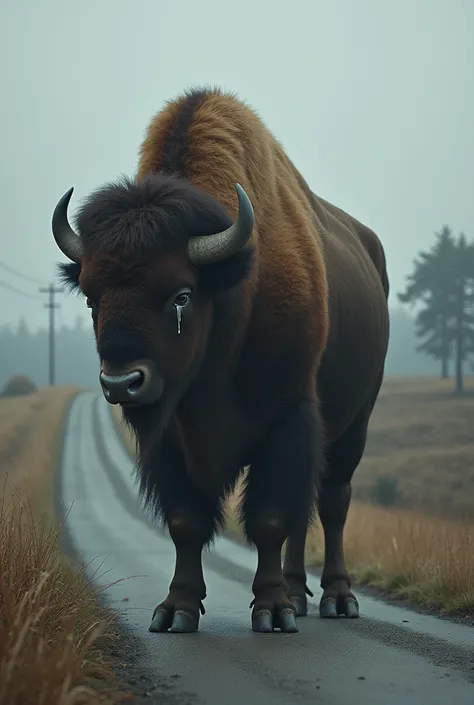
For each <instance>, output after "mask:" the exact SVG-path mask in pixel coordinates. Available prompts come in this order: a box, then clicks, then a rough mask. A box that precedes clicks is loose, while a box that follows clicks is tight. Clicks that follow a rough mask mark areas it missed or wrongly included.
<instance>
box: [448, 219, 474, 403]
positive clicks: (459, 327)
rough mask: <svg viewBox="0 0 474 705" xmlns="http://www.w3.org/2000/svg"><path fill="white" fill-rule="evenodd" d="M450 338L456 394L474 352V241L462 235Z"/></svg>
mask: <svg viewBox="0 0 474 705" xmlns="http://www.w3.org/2000/svg"><path fill="white" fill-rule="evenodd" d="M452 338H453V341H454V349H455V366H456V392H458V393H461V392H463V390H464V379H463V377H464V374H463V366H464V363H465V362H466V360H467V359H468V358H469V357H470V356H472V355H473V353H474V242H472V241H471V242H467V239H466V236H465V235H464V234H463V233H461V234H460V235H459V238H458V240H457V247H456V267H455V273H454V277H453V281H452Z"/></svg>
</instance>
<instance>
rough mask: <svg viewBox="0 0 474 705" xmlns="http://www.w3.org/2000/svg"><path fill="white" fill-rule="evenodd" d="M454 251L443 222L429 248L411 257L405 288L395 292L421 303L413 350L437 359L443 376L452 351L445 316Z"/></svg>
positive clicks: (404, 299)
mask: <svg viewBox="0 0 474 705" xmlns="http://www.w3.org/2000/svg"><path fill="white" fill-rule="evenodd" d="M455 251H456V244H455V239H454V237H453V234H452V232H451V230H450V228H448V226H446V225H445V226H444V227H443V228H442V230H441V232H440V233H437V234H436V242H435V244H434V246H433V247H432V248H431V250H430V251H428V252H420V253H419V254H418V257H416V258H415V260H414V262H413V272H412V273H411V274H409V275H408V276H407V278H406V279H407V286H406V289H405V291H404V292H402V293H399V294H398V299H399V300H400V301H401V302H402V303H409V304H411V305H412V306H414V305H415V304H416V303H419V304H421V306H422V308H421V309H420V310H419V311H418V313H417V315H416V318H415V324H416V334H417V337H418V338H420V339H421V341H422V342H421V343H420V345H419V346H418V347H417V349H418V350H419V351H422V352H425V353H426V354H427V355H430V356H431V357H433V358H434V359H436V360H440V361H441V376H442V377H444V378H446V377H448V375H449V360H450V359H451V357H452V350H453V344H452V343H453V341H452V333H451V331H450V329H449V319H450V316H451V313H452V304H451V290H452V281H451V280H452V277H453V272H454V270H455V257H456V255H455Z"/></svg>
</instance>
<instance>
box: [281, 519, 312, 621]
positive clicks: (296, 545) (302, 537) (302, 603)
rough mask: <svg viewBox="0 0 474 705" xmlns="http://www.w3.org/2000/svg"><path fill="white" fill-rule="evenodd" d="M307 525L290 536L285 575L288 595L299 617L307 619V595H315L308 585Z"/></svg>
mask: <svg viewBox="0 0 474 705" xmlns="http://www.w3.org/2000/svg"><path fill="white" fill-rule="evenodd" d="M307 529H308V527H307V524H306V523H305V522H303V523H300V524H298V526H297V527H295V529H294V530H293V531H292V532H291V533H290V535H289V536H288V541H287V542H286V551H285V561H284V563H283V575H284V577H285V580H286V583H287V585H288V595H289V596H290V600H291V602H292V603H293V604H294V606H295V608H296V616H297V617H305V616H306V614H307V613H308V599H307V597H306V596H307V595H309V596H310V597H313V593H312V592H311V590H310V589H309V588H308V586H307V584H306V580H307V576H306V566H305V547H306V533H307Z"/></svg>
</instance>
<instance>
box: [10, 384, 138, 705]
mask: <svg viewBox="0 0 474 705" xmlns="http://www.w3.org/2000/svg"><path fill="white" fill-rule="evenodd" d="M74 392H75V390H74V389H55V390H52V389H48V390H41V391H39V392H37V393H35V394H34V395H32V396H31V397H24V398H21V399H15V400H5V399H2V400H0V419H3V420H5V422H6V423H5V424H4V425H3V427H2V429H1V431H0V448H3V457H2V455H0V460H1V461H2V462H1V465H0V469H3V470H5V469H8V474H7V473H4V477H3V481H2V486H1V499H0V705H92V704H97V703H104V705H105V704H106V703H107V704H112V703H116V702H123V701H124V700H125V699H126V698H127V697H128V694H127V693H125V692H123V691H121V689H120V687H119V684H118V683H117V679H116V677H115V676H114V673H113V671H112V668H111V666H110V663H109V661H108V659H107V653H108V649H109V646H111V644H112V642H113V641H114V638H115V633H114V629H113V622H112V617H111V614H109V613H108V612H107V611H106V610H104V609H103V608H102V607H100V606H99V603H98V602H97V593H96V591H95V590H94V588H93V587H92V584H91V582H90V581H89V580H88V579H87V577H86V575H85V571H84V570H78V569H77V568H76V567H74V566H73V565H72V563H71V561H70V560H69V559H67V558H66V557H65V556H64V555H63V554H62V553H61V551H60V542H59V537H60V532H61V525H60V524H58V522H57V520H56V517H55V515H54V505H53V486H54V480H55V477H54V475H55V468H56V464H57V459H58V450H59V442H60V435H61V430H62V423H63V419H64V413H65V411H66V408H67V405H68V403H69V401H70V399H71V397H72V396H73V394H74ZM5 451H7V452H5Z"/></svg>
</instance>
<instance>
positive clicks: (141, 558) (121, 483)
mask: <svg viewBox="0 0 474 705" xmlns="http://www.w3.org/2000/svg"><path fill="white" fill-rule="evenodd" d="M60 494H61V501H62V505H63V508H64V509H65V510H69V514H68V518H67V530H68V533H69V534H70V535H71V537H72V543H73V546H74V549H75V551H77V552H78V553H79V555H81V557H82V558H83V559H84V560H85V561H86V562H88V563H89V562H90V571H91V572H92V571H95V570H97V569H99V564H100V575H101V576H102V577H99V578H98V582H99V583H100V584H109V583H111V582H113V581H115V580H119V579H123V578H125V579H126V580H125V581H124V582H120V583H118V584H117V585H115V586H112V587H110V588H109V589H108V590H107V592H106V596H107V599H108V601H109V603H110V604H111V605H112V606H113V607H114V608H115V609H117V610H118V611H119V612H120V613H121V616H122V618H123V621H124V622H125V623H126V626H127V629H128V630H129V631H131V632H133V634H134V636H135V637H137V639H138V640H139V643H140V645H141V647H143V651H142V653H143V655H142V656H141V665H142V666H143V668H145V667H146V668H147V669H151V671H152V672H155V673H157V674H159V676H158V675H157V678H158V677H162V676H164V677H166V678H169V679H172V681H173V683H175V684H176V685H175V687H174V690H173V692H171V691H170V695H169V697H170V698H171V701H172V702H186V703H187V702H190V703H203V704H204V703H209V704H212V705H214V704H215V705H243V703H245V704H248V705H253V704H254V703H255V705H289V704H293V703H309V702H311V703H313V702H314V703H331V705H354V703H364V705H383V704H385V703H387V705H398V704H401V703H403V705H407V704H408V705H426V704H427V703H429V704H430V705H450V704H451V703H456V705H472V704H473V703H474V629H473V628H472V627H469V626H464V625H460V624H455V623H451V622H447V621H445V620H440V619H436V618H434V617H430V616H426V615H421V614H418V613H416V612H411V611H409V610H406V609H404V608H401V607H398V606H396V607H395V606H391V605H387V604H385V603H384V602H382V601H379V600H376V599H374V598H371V597H366V596H364V595H362V594H360V593H359V598H360V607H361V618H360V619H358V620H344V619H340V620H334V621H332V620H320V619H319V617H318V614H317V605H318V600H319V597H320V589H319V585H318V582H317V580H315V579H313V580H311V581H310V587H311V588H312V589H313V591H314V593H315V597H314V598H313V599H311V601H310V602H311V606H310V611H309V614H308V616H307V617H306V618H303V619H299V620H298V624H299V628H300V632H299V633H298V634H281V633H278V632H275V633H273V634H254V633H253V632H252V631H251V628H250V609H249V603H250V600H251V598H252V593H251V583H252V578H253V571H254V570H255V566H256V554H255V552H254V551H251V550H249V549H247V548H245V547H244V546H240V545H237V544H234V542H232V541H230V540H228V539H225V538H220V539H218V541H217V542H216V544H215V546H214V547H213V549H212V550H211V551H206V552H205V556H204V570H205V578H206V582H207V594H208V597H207V599H206V601H205V607H206V610H207V611H206V614H205V615H204V616H203V617H201V622H200V630H199V632H198V633H196V634H170V633H165V634H152V633H149V632H148V626H149V624H150V619H151V615H152V611H153V609H154V607H155V605H156V604H157V603H158V602H159V601H161V600H162V599H163V598H164V597H165V596H166V594H167V591H168V585H169V582H170V579H171V577H172V573H173V567H174V548H173V545H172V543H171V541H170V539H169V538H168V537H167V536H166V535H165V534H164V533H163V532H162V531H161V530H160V529H158V528H155V527H154V526H153V525H152V524H151V523H150V521H149V520H148V518H147V517H146V515H145V514H144V513H143V512H142V511H141V510H140V508H139V505H138V501H137V495H136V489H135V484H134V478H133V466H132V462H131V461H130V459H129V457H128V455H127V453H126V451H125V449H124V447H123V445H122V442H121V440H120V438H119V437H118V434H117V433H116V430H115V427H114V424H113V420H112V418H111V414H110V409H109V407H108V406H107V403H106V402H105V400H103V398H102V397H101V396H98V395H97V394H95V393H93V392H85V393H83V394H81V395H79V396H78V397H77V398H76V399H75V401H74V402H73V404H72V406H71V409H70V413H69V416H68V420H67V424H66V430H65V439H64V448H63V459H62V472H61V481H60ZM71 505H72V508H71ZM104 573H105V574H104ZM137 643H138V642H137ZM119 648H120V647H119ZM175 699H176V700H175ZM149 702H152V700H150V701H149ZM160 702H165V701H161V700H160Z"/></svg>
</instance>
